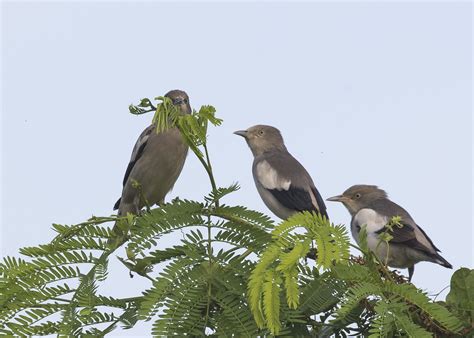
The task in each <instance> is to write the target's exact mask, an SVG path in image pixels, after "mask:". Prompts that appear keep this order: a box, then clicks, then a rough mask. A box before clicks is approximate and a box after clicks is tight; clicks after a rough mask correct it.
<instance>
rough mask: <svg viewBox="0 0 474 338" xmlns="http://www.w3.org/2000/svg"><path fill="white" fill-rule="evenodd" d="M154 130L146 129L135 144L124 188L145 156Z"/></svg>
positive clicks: (115, 207) (126, 172) (152, 127)
mask: <svg viewBox="0 0 474 338" xmlns="http://www.w3.org/2000/svg"><path fill="white" fill-rule="evenodd" d="M154 129H155V126H154V125H151V126H149V127H148V128H146V129H145V130H144V131H143V132H142V133H141V135H140V137H139V138H138V140H137V143H135V146H134V147H133V151H132V156H131V158H130V162H129V163H128V166H127V170H125V175H124V177H123V182H122V186H125V184H126V183H127V181H128V177H129V176H130V173H131V172H132V170H133V167H134V166H135V164H136V163H137V161H138V160H139V159H140V157H141V156H142V155H143V151H144V150H145V147H146V145H147V143H148V139H149V138H150V135H151V133H152V132H153V130H154ZM120 201H121V198H119V199H118V200H117V202H115V205H114V210H117V209H118V208H119V206H120Z"/></svg>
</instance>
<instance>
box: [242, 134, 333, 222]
mask: <svg viewBox="0 0 474 338" xmlns="http://www.w3.org/2000/svg"><path fill="white" fill-rule="evenodd" d="M235 134H236V135H240V136H242V137H244V138H245V140H246V141H247V144H248V145H249V148H250V150H251V151H252V154H253V155H254V161H253V166H252V173H253V178H254V181H255V185H256V187H257V191H258V192H259V194H260V197H261V198H262V200H263V202H264V203H265V205H266V206H267V207H268V208H269V209H270V210H271V211H272V212H273V213H274V214H275V215H276V216H278V217H279V218H281V219H287V218H288V217H290V216H291V215H293V214H294V213H295V212H299V211H315V212H317V213H319V214H321V215H323V216H325V217H328V216H327V213H326V206H325V205H324V201H323V199H322V198H321V195H320V194H319V192H318V190H317V189H316V187H315V185H314V183H313V180H312V179H311V176H310V175H309V174H308V172H307V171H306V169H305V168H304V167H303V166H302V165H301V164H300V163H299V162H298V161H297V160H296V159H295V158H294V157H293V156H292V155H291V154H290V153H289V152H288V151H287V149H286V147H285V144H284V141H283V138H282V136H281V133H280V131H279V130H278V129H276V128H274V127H271V126H265V125H256V126H253V127H251V128H249V129H247V130H240V131H236V132H235Z"/></svg>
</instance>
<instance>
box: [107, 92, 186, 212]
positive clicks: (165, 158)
mask: <svg viewBox="0 0 474 338" xmlns="http://www.w3.org/2000/svg"><path fill="white" fill-rule="evenodd" d="M165 96H166V97H168V98H170V99H171V100H172V102H173V104H174V105H175V106H177V107H179V110H180V112H181V113H182V114H190V113H191V106H190V103H189V97H188V95H187V94H186V93H185V92H184V91H182V90H172V91H170V92H168V93H167V94H166V95H165ZM187 154H188V146H187V144H186V143H185V141H184V139H183V137H182V135H181V133H180V131H179V130H178V128H171V129H169V130H166V131H164V132H160V133H156V125H155V124H151V125H150V126H148V127H147V128H146V129H145V130H144V131H143V132H142V133H141V135H140V137H139V138H138V140H137V142H136V143H135V146H134V147H133V151H132V156H131V157H130V163H129V164H128V167H127V170H126V171H125V177H124V178H123V190H122V196H121V197H120V198H119V200H118V201H117V202H116V203H115V206H114V210H117V209H118V214H119V215H127V213H132V214H135V215H137V214H138V213H139V212H140V210H141V209H142V208H143V207H144V206H146V205H149V206H152V205H154V204H159V203H163V202H164V199H165V196H166V194H168V192H169V191H170V190H171V189H172V188H173V186H174V184H175V183H176V180H177V179H178V176H179V174H180V173H181V170H182V169H183V166H184V162H185V160H186V156H187ZM136 183H138V185H137V184H136Z"/></svg>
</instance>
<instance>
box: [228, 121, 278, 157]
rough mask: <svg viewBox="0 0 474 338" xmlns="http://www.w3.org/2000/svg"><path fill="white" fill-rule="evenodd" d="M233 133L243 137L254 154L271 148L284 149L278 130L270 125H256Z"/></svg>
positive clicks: (256, 154) (259, 153)
mask: <svg viewBox="0 0 474 338" xmlns="http://www.w3.org/2000/svg"><path fill="white" fill-rule="evenodd" d="M234 134H236V135H239V136H242V137H243V138H245V140H246V141H247V144H248V145H249V148H250V150H252V153H253V155H254V156H258V155H261V154H263V153H264V152H266V151H271V150H286V147H285V143H284V142H283V137H282V136H281V133H280V131H279V130H278V129H276V128H274V127H271V126H265V125H256V126H253V127H250V128H248V129H247V130H238V131H236V132H234Z"/></svg>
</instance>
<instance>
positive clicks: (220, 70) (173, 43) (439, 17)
mask: <svg viewBox="0 0 474 338" xmlns="http://www.w3.org/2000/svg"><path fill="white" fill-rule="evenodd" d="M2 10H3V11H2V53H1V56H2V91H1V93H2V98H3V99H2V120H1V121H2V123H1V126H2V131H1V135H2V137H1V142H2V162H1V163H2V165H1V172H2V175H1V178H2V180H1V191H2V194H1V199H2V201H1V224H0V226H1V242H0V243H1V248H0V249H1V250H0V252H1V254H2V255H15V254H16V252H17V250H18V248H20V247H23V246H31V245H37V244H40V243H46V242H48V241H49V240H50V239H51V238H52V237H53V236H54V233H53V231H52V230H51V224H52V223H66V224H73V223H77V222H80V221H83V220H85V219H87V218H88V217H90V216H91V215H98V216H105V215H110V214H111V213H112V206H113V205H114V203H115V201H116V200H117V198H118V197H119V196H120V194H121V187H122V178H123V174H124V172H125V169H126V166H127V164H128V160H129V156H130V153H131V150H132V147H133V145H134V143H135V141H136V139H137V137H138V135H139V134H140V132H141V130H142V129H143V128H145V127H146V126H147V125H148V124H149V122H150V120H151V118H152V115H144V116H143V115H142V116H133V115H130V114H129V113H128V108H127V107H128V105H129V104H130V103H132V102H138V101H139V99H141V98H143V97H154V96H158V95H162V94H164V93H166V92H167V91H168V90H170V89H175V88H179V89H183V90H186V91H187V92H188V94H189V96H190V98H191V104H192V106H193V107H194V108H196V109H198V108H199V107H200V106H201V105H203V104H212V105H214V106H215V107H216V108H217V111H218V116H219V117H221V118H223V119H224V124H223V125H222V127H220V128H213V129H210V131H209V142H210V145H209V147H210V151H211V157H212V160H213V166H214V170H215V174H216V178H217V182H218V184H219V185H221V186H226V185H229V184H230V183H232V182H234V181H238V182H239V183H240V184H241V186H242V189H241V190H240V191H239V192H237V193H235V194H233V195H232V196H230V197H228V198H227V199H226V203H228V204H244V205H246V206H248V207H250V208H253V209H256V210H259V211H263V212H266V213H269V211H268V210H267V208H266V207H265V206H264V204H263V202H261V200H260V197H259V196H258V193H257V191H256V188H255V186H254V182H253V179H252V175H251V163H252V156H251V153H250V150H249V149H248V148H247V145H246V144H245V142H244V140H243V139H242V138H240V137H238V136H235V135H233V134H232V132H233V131H235V130H238V129H245V128H247V127H249V126H252V125H255V124H270V125H273V126H276V127H278V128H279V129H280V130H281V132H282V134H283V137H284V138H285V141H286V145H287V147H288V149H289V151H290V152H291V153H292V154H293V155H294V156H295V157H296V158H297V159H298V160H299V161H300V162H301V163H302V164H303V165H304V166H305V167H306V169H307V170H308V172H309V173H310V174H311V175H312V177H313V179H314V181H315V183H316V186H317V187H318V189H319V191H320V192H321V194H322V196H323V197H324V198H327V197H330V196H333V195H336V194H339V193H342V192H343V191H344V190H345V189H346V188H348V187H349V186H351V185H353V184H360V183H368V184H377V185H379V186H380V187H382V188H384V189H385V190H386V191H387V192H388V193H389V196H390V197H391V199H392V200H393V201H395V202H397V203H399V204H401V205H402V206H403V207H405V208H406V209H407V210H408V211H409V212H410V213H411V215H412V216H413V217H414V219H415V221H416V222H417V223H418V224H420V225H421V226H422V227H423V229H424V230H425V231H426V232H427V233H428V235H429V236H430V237H431V239H432V240H433V241H434V243H435V244H436V245H437V246H438V247H439V248H440V249H441V250H442V255H443V256H444V257H445V258H446V259H447V260H448V261H449V262H451V263H452V264H453V266H454V268H455V269H457V268H459V267H461V266H467V267H471V268H472V266H473V248H472V247H473V242H474V240H473V230H472V224H473V222H472V219H473V218H472V215H473V214H472V202H473V201H472V183H473V182H472V127H473V125H472V101H471V97H472V64H471V60H472V49H471V47H472V31H471V29H472V26H471V24H472V5H471V4H470V3H469V2H464V3H454V2H446V3H440V2H437V3H427V2H425V3H409V2H403V3H375V2H366V3H342V2H341V3H321V2H318V3H267V2H265V3H240V4H237V3H227V4H219V3H176V2H173V3H171V2H167V3H152V2H141V3H132V2H123V3H121V2H116V3H107V2H82V3H80V2H75V3H66V2H64V3H61V2H50V3H46V2H45V3H41V2H35V3H33V2H29V3H28V2H24V3H14V2H3V3H2ZM209 189H210V188H209V184H208V183H207V180H206V176H205V173H204V171H203V169H202V168H201V167H200V164H199V162H198V161H197V160H196V159H195V158H194V157H193V156H189V157H188V160H187V162H186V165H185V167H184V170H183V172H182V174H181V177H180V178H179V180H178V182H177V184H176V185H175V189H174V191H173V192H172V193H171V194H170V195H169V197H168V200H170V199H171V198H173V197H175V196H180V197H182V198H188V199H201V198H202V196H203V195H205V194H207V193H208V192H209ZM327 207H328V213H329V216H330V218H331V220H332V221H333V222H335V223H345V224H349V221H350V217H349V213H348V212H347V211H346V210H345V208H344V207H343V206H342V205H341V204H337V203H331V202H327ZM122 251H123V250H122ZM122 251H121V252H120V253H119V254H121V255H122V254H123V252H122ZM112 268H113V271H112V275H111V278H119V280H120V278H122V280H123V283H122V284H120V283H114V284H111V285H110V287H109V289H108V291H109V292H110V294H111V295H121V294H124V293H125V294H127V295H130V296H133V295H137V294H136V291H135V290H137V287H138V288H142V289H143V288H145V287H148V286H149V282H148V281H147V280H145V281H143V280H141V279H140V277H136V278H133V279H130V278H129V277H128V273H127V271H125V269H123V268H121V267H120V266H113V267H112ZM452 272H453V271H452V270H448V269H445V268H443V267H441V266H438V265H434V264H430V263H420V264H418V265H417V266H416V270H415V275H414V279H413V282H414V283H415V284H416V285H417V286H419V287H421V288H423V289H426V290H427V291H428V292H429V293H435V292H438V291H440V290H441V289H442V288H443V287H445V286H447V285H448V284H449V278H450V276H451V274H452ZM445 294H446V293H443V295H442V298H444V296H445ZM139 326H140V327H139V328H137V329H133V330H130V331H124V332H121V334H130V335H131V334H135V335H138V334H142V335H146V334H147V333H149V331H148V327H143V326H141V325H139ZM116 334H119V332H116Z"/></svg>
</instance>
